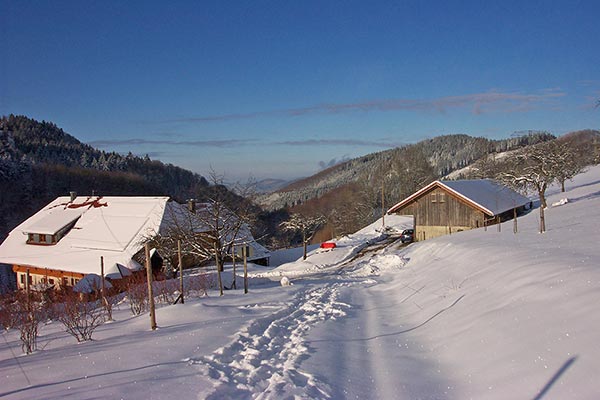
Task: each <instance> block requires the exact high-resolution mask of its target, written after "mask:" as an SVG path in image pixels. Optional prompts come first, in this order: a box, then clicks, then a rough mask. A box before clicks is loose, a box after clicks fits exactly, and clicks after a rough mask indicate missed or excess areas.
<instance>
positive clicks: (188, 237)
mask: <svg viewBox="0 0 600 400" xmlns="http://www.w3.org/2000/svg"><path fill="white" fill-rule="evenodd" d="M210 178H211V181H212V186H211V188H212V192H211V194H210V197H209V198H208V199H207V200H206V201H204V202H197V201H196V200H189V201H188V204H187V205H182V204H178V203H176V202H169V203H168V205H167V206H168V209H167V211H166V218H167V223H166V224H165V226H164V227H163V228H162V230H161V232H158V233H156V234H155V235H153V236H152V237H151V238H149V239H148V240H149V242H150V244H151V245H153V246H155V247H156V248H159V249H162V252H163V253H164V254H165V255H167V256H168V257H171V258H172V257H173V255H175V254H177V241H180V243H181V249H182V252H183V253H184V254H186V255H190V256H193V257H194V258H195V259H196V260H197V261H198V262H203V261H206V260H210V259H213V260H214V261H215V264H216V266H217V277H218V281H219V282H220V284H219V290H220V293H221V295H222V294H223V285H222V280H221V273H222V272H223V266H224V264H225V261H226V260H228V259H235V252H236V247H239V246H242V245H245V243H247V242H248V241H250V240H251V239H252V235H251V233H250V224H251V223H252V221H253V215H254V214H253V210H252V206H251V203H250V202H249V201H247V200H245V199H244V198H243V197H241V196H240V195H237V197H236V198H235V199H231V198H230V197H231V194H230V192H229V191H228V190H227V189H226V188H225V186H224V185H223V177H222V176H220V175H217V174H216V173H215V172H214V171H212V172H211V174H210ZM238 190H241V189H238ZM248 190H249V189H248ZM244 193H247V192H244ZM234 280H235V271H234ZM234 282H235V281H234ZM232 286H233V287H235V283H233V284H232Z"/></svg>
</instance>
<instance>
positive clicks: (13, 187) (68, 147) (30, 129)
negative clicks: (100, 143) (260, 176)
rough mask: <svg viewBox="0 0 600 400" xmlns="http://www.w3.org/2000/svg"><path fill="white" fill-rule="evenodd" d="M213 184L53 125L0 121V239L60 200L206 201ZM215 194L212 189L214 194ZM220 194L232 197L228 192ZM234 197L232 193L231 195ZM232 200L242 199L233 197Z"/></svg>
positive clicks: (15, 119) (27, 120)
mask: <svg viewBox="0 0 600 400" xmlns="http://www.w3.org/2000/svg"><path fill="white" fill-rule="evenodd" d="M208 190H209V183H208V182H207V181H206V179H204V178H203V177H202V176H200V175H198V174H195V173H193V172H191V171H188V170H185V169H183V168H179V167H176V166H174V165H171V164H164V163H162V162H160V161H154V160H151V159H150V158H149V157H148V156H146V157H137V156H134V155H132V154H131V153H129V154H128V155H126V156H123V155H120V154H118V153H114V152H113V153H107V152H104V151H100V150H97V149H94V148H93V147H91V146H89V145H86V144H83V143H81V142H80V141H79V140H77V139H76V138H75V137H73V136H71V135H69V134H68V133H66V132H64V131H63V130H62V129H60V128H59V127H57V126H56V125H55V124H53V123H50V122H45V121H42V122H38V121H36V120H33V119H30V118H27V117H25V116H14V115H10V116H5V117H2V118H0V240H3V238H4V236H5V235H6V234H7V233H8V232H9V231H10V230H11V229H12V228H13V227H15V226H16V225H17V224H18V223H20V222H21V221H23V220H24V219H25V218H27V217H29V216H30V215H31V214H33V213H34V212H35V211H37V210H39V209H40V208H41V207H42V206H44V205H46V204H47V203H48V202H50V201H51V200H53V199H54V198H55V197H57V196H61V195H66V194H68V193H69V192H70V191H76V192H78V193H79V194H80V195H90V194H92V192H93V191H94V192H95V193H96V194H99V195H102V194H110V195H168V196H171V197H173V198H175V199H177V200H180V201H183V200H185V199H188V198H197V199H199V200H202V199H205V198H206V196H207V192H208ZM211 190H212V189H211ZM219 190H222V191H225V192H227V190H226V189H225V188H224V187H219ZM227 193H229V192H227ZM228 197H229V198H231V199H232V201H236V200H235V199H236V196H235V195H233V194H232V193H229V194H228Z"/></svg>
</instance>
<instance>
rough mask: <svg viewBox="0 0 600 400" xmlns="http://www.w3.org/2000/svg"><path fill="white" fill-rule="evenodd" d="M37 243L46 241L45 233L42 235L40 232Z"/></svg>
mask: <svg viewBox="0 0 600 400" xmlns="http://www.w3.org/2000/svg"><path fill="white" fill-rule="evenodd" d="M39 243H46V235H44V234H43V233H40V241H39Z"/></svg>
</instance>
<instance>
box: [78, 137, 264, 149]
mask: <svg viewBox="0 0 600 400" xmlns="http://www.w3.org/2000/svg"><path fill="white" fill-rule="evenodd" d="M254 142H255V141H254V140H252V139H223V140H181V141H179V140H152V139H137V138H134V139H123V140H95V141H92V142H88V144H89V145H90V146H95V147H111V146H139V145H144V144H151V145H169V146H195V147H231V146H244V145H249V144H252V143H254Z"/></svg>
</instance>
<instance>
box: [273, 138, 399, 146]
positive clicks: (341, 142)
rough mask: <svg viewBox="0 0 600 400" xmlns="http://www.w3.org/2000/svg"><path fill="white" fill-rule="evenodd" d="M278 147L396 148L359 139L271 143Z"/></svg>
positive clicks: (384, 142)
mask: <svg viewBox="0 0 600 400" xmlns="http://www.w3.org/2000/svg"><path fill="white" fill-rule="evenodd" d="M273 144H275V145H280V146H340V145H341V146H370V147H384V148H388V147H396V146H397V143H394V142H387V141H376V140H360V139H335V138H332V139H306V140H286V141H281V142H275V143H273Z"/></svg>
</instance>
